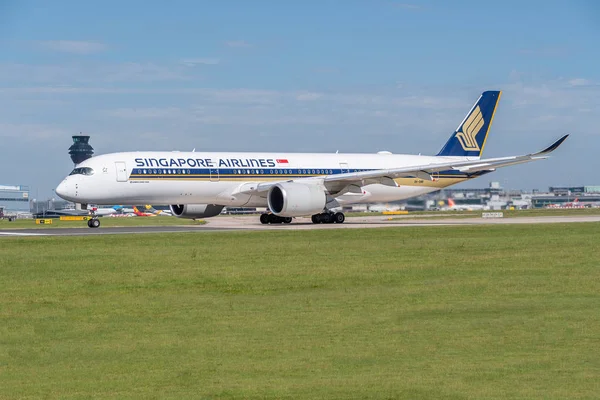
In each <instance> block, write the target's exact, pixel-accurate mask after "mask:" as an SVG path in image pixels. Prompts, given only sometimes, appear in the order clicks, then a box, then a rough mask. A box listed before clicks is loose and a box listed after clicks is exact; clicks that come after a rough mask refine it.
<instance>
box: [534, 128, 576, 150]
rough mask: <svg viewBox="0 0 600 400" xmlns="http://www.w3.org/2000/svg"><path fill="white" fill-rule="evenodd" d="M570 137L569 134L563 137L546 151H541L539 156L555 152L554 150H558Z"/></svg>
mask: <svg viewBox="0 0 600 400" xmlns="http://www.w3.org/2000/svg"><path fill="white" fill-rule="evenodd" d="M568 137H569V134H568V133H567V134H566V135H564V136H563V137H561V138H560V139H558V140H557V141H556V142H554V143H552V144H551V145H550V146H548V147H547V148H545V149H544V150H542V151H540V152H539V153H537V154H547V153H551V152H553V151H554V150H556V149H557V148H558V146H560V145H561V144H562V143H563V142H564V141H565V140H567V138H568Z"/></svg>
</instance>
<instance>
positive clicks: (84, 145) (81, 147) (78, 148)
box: [69, 134, 94, 164]
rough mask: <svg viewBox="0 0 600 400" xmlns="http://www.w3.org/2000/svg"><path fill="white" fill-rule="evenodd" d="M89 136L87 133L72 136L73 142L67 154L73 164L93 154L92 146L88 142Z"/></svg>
mask: <svg viewBox="0 0 600 400" xmlns="http://www.w3.org/2000/svg"><path fill="white" fill-rule="evenodd" d="M89 140H90V137H89V136H87V135H82V134H79V135H75V136H73V144H72V145H71V147H69V155H70V156H71V160H73V163H74V164H79V163H81V162H83V161H85V160H87V159H88V158H90V157H91V156H92V155H93V154H94V148H93V147H92V146H90V144H89V143H88V142H89Z"/></svg>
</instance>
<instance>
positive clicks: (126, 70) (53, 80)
mask: <svg viewBox="0 0 600 400" xmlns="http://www.w3.org/2000/svg"><path fill="white" fill-rule="evenodd" d="M193 76H194V69H193V68H186V66H185V65H181V64H175V65H173V64H170V65H165V64H155V63H135V62H128V63H119V64H107V63H91V62H80V63H69V64H61V65H31V64H16V63H4V64H0V86H5V87H6V86H11V87H14V86H23V85H27V86H32V85H35V84H50V85H52V86H59V87H69V86H71V87H73V86H77V84H82V83H89V84H95V85H97V84H98V83H115V82H127V83H131V82H157V81H178V80H187V79H191V78H192V77H193Z"/></svg>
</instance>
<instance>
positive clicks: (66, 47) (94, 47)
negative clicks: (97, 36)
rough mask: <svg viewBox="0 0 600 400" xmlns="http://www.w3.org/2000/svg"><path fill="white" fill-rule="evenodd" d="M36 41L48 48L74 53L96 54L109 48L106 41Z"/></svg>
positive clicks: (37, 43)
mask: <svg viewBox="0 0 600 400" xmlns="http://www.w3.org/2000/svg"><path fill="white" fill-rule="evenodd" d="M35 43H36V45H37V46H38V47H41V48H43V49H46V50H50V51H57V52H61V53H72V54H94V53H99V52H102V51H104V50H106V49H107V48H108V46H106V45H105V44H104V43H100V42H88V41H80V40H40V41H37V42H35Z"/></svg>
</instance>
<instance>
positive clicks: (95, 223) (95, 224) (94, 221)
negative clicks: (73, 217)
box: [88, 218, 100, 228]
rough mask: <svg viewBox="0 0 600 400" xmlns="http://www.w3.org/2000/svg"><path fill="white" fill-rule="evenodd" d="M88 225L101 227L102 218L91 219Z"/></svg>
mask: <svg viewBox="0 0 600 400" xmlns="http://www.w3.org/2000/svg"><path fill="white" fill-rule="evenodd" d="M88 226H89V227H90V228H99V227H100V220H99V219H97V218H94V219H90V220H89V221H88Z"/></svg>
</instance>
